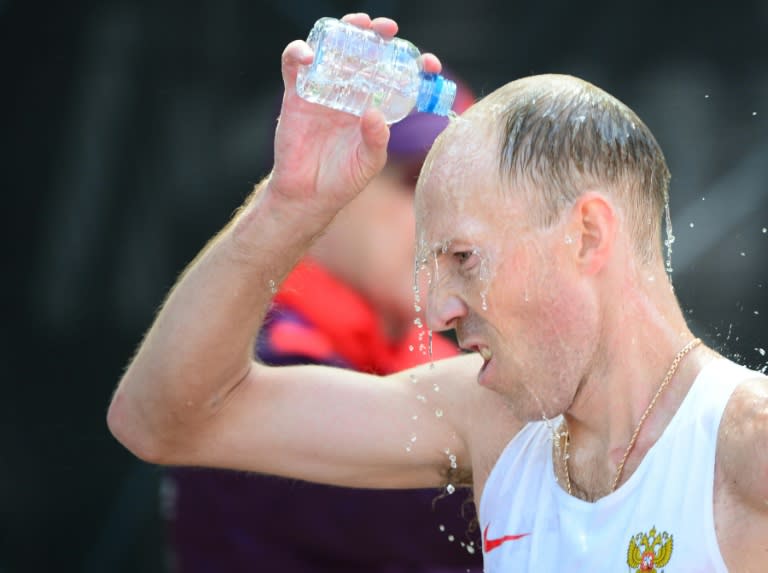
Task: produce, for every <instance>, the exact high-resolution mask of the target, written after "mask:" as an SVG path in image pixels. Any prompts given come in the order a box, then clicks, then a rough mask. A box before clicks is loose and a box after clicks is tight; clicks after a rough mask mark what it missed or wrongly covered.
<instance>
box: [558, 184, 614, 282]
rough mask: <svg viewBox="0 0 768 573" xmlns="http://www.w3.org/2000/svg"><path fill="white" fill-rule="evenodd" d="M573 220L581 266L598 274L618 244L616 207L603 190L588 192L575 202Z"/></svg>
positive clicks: (577, 254) (578, 262) (585, 270)
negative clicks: (601, 191)
mask: <svg viewBox="0 0 768 573" xmlns="http://www.w3.org/2000/svg"><path fill="white" fill-rule="evenodd" d="M570 223H571V231H572V232H573V233H574V235H575V237H573V238H574V239H575V242H576V247H577V252H576V257H577V260H576V262H577V264H578V266H579V267H580V268H581V269H582V270H583V271H584V272H586V273H588V274H597V273H598V272H600V270H601V269H602V268H603V267H604V266H605V264H606V263H607V261H608V259H609V258H610V256H611V254H612V252H613V249H614V247H615V243H616V230H617V227H618V214H617V212H616V209H615V208H614V206H613V204H612V203H611V201H610V200H609V199H608V198H607V197H606V196H605V195H604V194H603V193H600V192H597V191H588V192H586V193H584V194H582V195H581V196H580V197H579V198H578V199H577V201H576V203H575V204H574V206H573V209H572V212H571V221H570Z"/></svg>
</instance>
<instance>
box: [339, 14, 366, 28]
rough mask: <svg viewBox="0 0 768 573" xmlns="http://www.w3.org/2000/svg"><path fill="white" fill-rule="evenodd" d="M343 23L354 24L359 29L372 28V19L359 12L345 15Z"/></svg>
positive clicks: (342, 19)
mask: <svg viewBox="0 0 768 573" xmlns="http://www.w3.org/2000/svg"><path fill="white" fill-rule="evenodd" d="M341 21H342V22H346V23H347V24H354V25H355V26H357V27H358V28H370V27H371V17H370V16H369V15H368V14H366V13H365V12H357V13H355V14H345V15H344V16H342V18H341Z"/></svg>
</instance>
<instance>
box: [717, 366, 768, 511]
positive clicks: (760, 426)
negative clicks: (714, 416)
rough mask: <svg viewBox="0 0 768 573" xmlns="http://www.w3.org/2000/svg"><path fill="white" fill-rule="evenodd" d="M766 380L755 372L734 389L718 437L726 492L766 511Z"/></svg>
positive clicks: (767, 394) (767, 412)
mask: <svg viewBox="0 0 768 573" xmlns="http://www.w3.org/2000/svg"><path fill="white" fill-rule="evenodd" d="M766 443H768V378H767V377H765V376H761V375H759V374H757V373H755V376H754V377H752V378H748V379H746V380H744V381H743V382H742V383H741V384H739V386H738V387H737V388H736V389H735V390H734V392H733V395H732V396H731V399H730V400H729V402H728V406H727V407H726V409H725V412H724V414H723V419H722V422H721V424H720V430H719V434H718V463H719V465H720V471H721V475H722V476H723V477H724V478H725V480H726V487H727V488H728V490H729V491H730V492H731V493H732V494H733V495H734V496H735V497H737V498H739V499H740V500H741V501H742V502H743V503H746V504H748V505H752V506H753V507H755V508H757V509H761V510H763V511H766V512H768V506H766V503H765V502H766V500H767V499H768V447H766Z"/></svg>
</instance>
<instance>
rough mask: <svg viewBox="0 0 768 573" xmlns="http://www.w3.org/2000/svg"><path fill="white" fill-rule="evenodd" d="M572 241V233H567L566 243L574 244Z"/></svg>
mask: <svg viewBox="0 0 768 573" xmlns="http://www.w3.org/2000/svg"><path fill="white" fill-rule="evenodd" d="M572 243H573V238H571V236H570V235H566V236H565V244H566V245H570V244H572Z"/></svg>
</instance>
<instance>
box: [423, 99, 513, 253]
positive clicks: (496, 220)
mask: <svg viewBox="0 0 768 573" xmlns="http://www.w3.org/2000/svg"><path fill="white" fill-rule="evenodd" d="M489 119H492V118H489V117H488V115H487V114H482V115H481V114H472V115H469V117H465V116H462V117H459V118H456V119H454V120H452V122H451V125H450V126H449V127H448V128H447V129H446V130H445V131H444V132H443V134H442V135H441V136H440V138H439V139H438V140H437V142H436V143H435V145H434V146H433V147H432V150H431V151H430V154H429V156H428V157H427V160H426V161H425V162H424V167H423V168H422V171H421V175H420V177H419V183H418V185H417V189H416V221H417V227H418V231H419V235H420V237H421V238H422V239H423V240H426V241H429V242H430V243H445V242H449V241H454V240H457V239H467V240H469V239H473V238H479V237H481V236H483V235H486V234H489V233H493V232H495V233H498V232H499V231H500V229H499V225H502V224H503V222H502V217H503V218H504V219H506V224H505V225H504V226H508V225H509V224H514V221H512V220H510V218H512V217H513V215H515V214H518V215H519V213H514V211H516V209H515V208H514V202H513V201H512V200H511V198H512V195H511V194H510V193H509V190H508V189H505V186H504V184H503V183H502V181H501V179H500V175H499V159H498V157H499V155H498V154H499V139H498V131H497V128H496V127H495V125H496V124H497V122H496V121H489Z"/></svg>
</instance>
